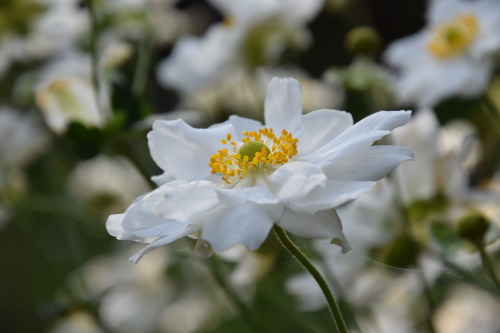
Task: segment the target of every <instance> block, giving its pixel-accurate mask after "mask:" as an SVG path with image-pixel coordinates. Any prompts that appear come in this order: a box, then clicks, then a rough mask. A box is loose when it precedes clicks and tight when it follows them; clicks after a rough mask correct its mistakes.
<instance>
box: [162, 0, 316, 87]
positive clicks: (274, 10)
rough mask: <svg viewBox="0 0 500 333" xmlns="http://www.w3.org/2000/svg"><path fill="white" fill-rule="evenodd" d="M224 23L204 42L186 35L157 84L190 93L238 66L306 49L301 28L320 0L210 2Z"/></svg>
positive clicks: (228, 74)
mask: <svg viewBox="0 0 500 333" xmlns="http://www.w3.org/2000/svg"><path fill="white" fill-rule="evenodd" d="M212 2H213V4H214V5H215V6H216V7H218V8H219V9H220V10H221V11H222V12H223V14H224V15H225V19H224V21H223V22H221V23H217V24H214V25H212V26H211V27H210V28H209V30H208V31H207V33H206V34H205V35H204V36H203V37H192V36H187V37H184V38H182V39H180V40H179V41H178V42H177V43H176V44H175V46H174V49H173V51H172V54H171V55H170V56H169V57H168V58H167V59H165V60H164V61H163V62H162V63H160V65H159V67H158V69H157V75H158V79H159V80H160V83H162V84H163V85H165V86H167V87H171V88H174V89H177V90H178V91H180V92H181V93H183V94H189V93H193V92H195V91H197V90H198V89H200V88H202V87H204V86H206V85H208V84H212V83H214V82H216V81H217V80H219V79H220V78H222V77H229V76H230V75H231V73H232V72H233V71H235V70H237V69H239V68H241V67H242V66H243V67H245V65H246V66H250V67H253V66H256V65H260V64H262V63H267V62H269V61H272V60H274V59H276V57H277V56H279V55H280V54H281V53H282V51H283V50H284V49H285V48H286V47H287V46H288V45H290V44H299V45H301V44H305V43H306V40H307V34H306V32H305V31H304V25H305V24H306V23H307V22H308V21H309V20H311V19H312V18H313V17H314V15H316V13H317V12H318V11H319V10H320V9H321V6H322V4H323V1H322V0H312V1H297V0H286V1H281V0H259V1H255V0H239V1H231V0H212Z"/></svg>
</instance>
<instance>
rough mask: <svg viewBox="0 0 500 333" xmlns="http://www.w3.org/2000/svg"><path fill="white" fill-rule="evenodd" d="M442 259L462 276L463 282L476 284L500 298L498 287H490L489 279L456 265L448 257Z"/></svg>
mask: <svg viewBox="0 0 500 333" xmlns="http://www.w3.org/2000/svg"><path fill="white" fill-rule="evenodd" d="M442 260H443V264H444V265H445V266H446V268H448V269H450V270H451V271H452V272H453V273H455V274H456V275H458V276H460V277H461V278H462V281H463V282H466V283H469V284H471V285H473V286H476V287H478V288H480V289H482V290H484V291H486V292H489V293H491V295H493V296H495V297H496V298H498V299H500V293H499V292H498V289H494V288H492V287H490V286H489V283H487V281H485V280H483V279H481V278H480V277H479V276H477V275H474V274H472V273H470V272H468V271H467V270H464V269H463V268H461V267H459V266H457V265H455V264H454V263H452V262H450V261H447V260H446V259H442Z"/></svg>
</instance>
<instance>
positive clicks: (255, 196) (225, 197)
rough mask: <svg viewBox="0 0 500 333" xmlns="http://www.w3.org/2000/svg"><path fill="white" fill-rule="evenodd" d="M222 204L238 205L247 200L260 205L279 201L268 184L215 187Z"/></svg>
mask: <svg viewBox="0 0 500 333" xmlns="http://www.w3.org/2000/svg"><path fill="white" fill-rule="evenodd" d="M215 190H216V191H217V195H218V198H219V201H220V203H221V204H223V205H226V206H237V205H241V204H243V203H245V202H247V201H251V202H253V203H256V204H260V205H270V204H276V203H279V202H280V200H279V199H278V197H276V196H275V195H274V194H273V193H272V192H271V191H270V190H269V188H268V186H267V184H266V185H257V186H252V187H237V188H232V189H225V188H220V187H215Z"/></svg>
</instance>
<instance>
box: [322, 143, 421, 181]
mask: <svg viewBox="0 0 500 333" xmlns="http://www.w3.org/2000/svg"><path fill="white" fill-rule="evenodd" d="M411 159H413V153H412V151H411V149H410V148H409V147H402V146H372V147H368V149H367V150H366V151H364V152H361V153H360V152H355V153H353V154H350V155H344V156H342V157H341V158H339V159H337V160H335V161H333V162H332V164H331V165H329V166H327V167H325V168H324V169H323V170H324V172H325V174H326V175H327V176H328V179H331V180H354V181H365V180H379V179H381V178H382V177H385V176H386V175H387V174H388V173H389V172H391V171H392V170H393V169H394V168H395V167H397V166H398V165H399V164H401V163H402V162H404V161H408V160H411Z"/></svg>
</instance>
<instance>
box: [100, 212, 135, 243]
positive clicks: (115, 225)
mask: <svg viewBox="0 0 500 333" xmlns="http://www.w3.org/2000/svg"><path fill="white" fill-rule="evenodd" d="M124 217H125V214H113V215H110V216H109V217H108V220H107V221H106V230H107V231H108V233H109V234H110V235H111V236H114V237H116V239H122V240H124V239H125V240H138V239H137V237H134V236H133V235H131V234H130V233H128V232H127V231H126V230H125V229H123V226H122V222H123V218H124Z"/></svg>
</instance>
